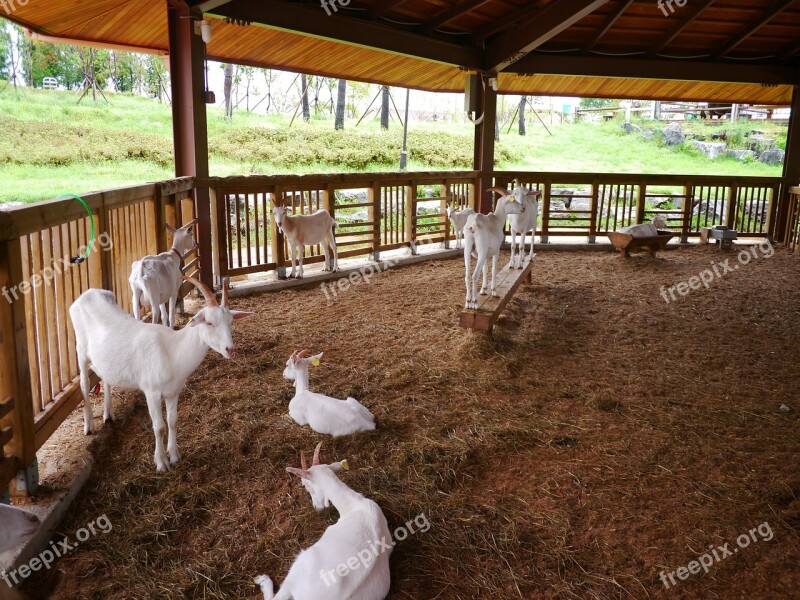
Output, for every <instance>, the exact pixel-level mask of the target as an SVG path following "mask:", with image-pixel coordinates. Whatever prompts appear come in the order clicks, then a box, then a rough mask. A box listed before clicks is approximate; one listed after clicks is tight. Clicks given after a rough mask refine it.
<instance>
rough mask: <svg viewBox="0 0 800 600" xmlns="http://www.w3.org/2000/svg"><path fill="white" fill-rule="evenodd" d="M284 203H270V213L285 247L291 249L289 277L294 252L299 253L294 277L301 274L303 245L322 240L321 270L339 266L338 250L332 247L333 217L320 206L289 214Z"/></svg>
mask: <svg viewBox="0 0 800 600" xmlns="http://www.w3.org/2000/svg"><path fill="white" fill-rule="evenodd" d="M287 212H288V211H287V208H286V207H285V206H274V207H273V209H272V214H273V215H274V216H275V224H276V225H277V226H278V230H279V231H281V232H282V233H283V234H284V235H285V236H286V239H287V241H288V242H289V250H290V251H291V253H292V272H291V273H290V274H289V277H294V276H295V263H296V262H297V259H296V255H297V252H298V251H299V253H300V269H299V271H298V273H297V278H298V279H302V278H303V258H304V257H305V254H306V246H313V245H314V244H322V252H323V253H324V254H325V264H324V267H323V271H338V270H339V252H338V251H337V250H336V234H335V230H336V221H335V220H334V218H333V217H332V216H331V213H329V212H328V211H327V210H325V209H320V210H318V211H317V212H315V213H314V214H313V215H296V216H293V217H291V216H289V215H288V214H287ZM329 250H330V252H331V253H332V254H333V265H331V264H330V255H329V253H328V252H329Z"/></svg>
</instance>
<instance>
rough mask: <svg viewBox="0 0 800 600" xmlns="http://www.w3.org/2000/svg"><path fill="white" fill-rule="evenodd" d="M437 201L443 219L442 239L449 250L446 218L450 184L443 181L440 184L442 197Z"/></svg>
mask: <svg viewBox="0 0 800 600" xmlns="http://www.w3.org/2000/svg"><path fill="white" fill-rule="evenodd" d="M441 198H442V199H441V200H440V201H439V210H440V211H441V213H442V218H444V227H443V228H442V235H443V237H444V247H445V248H446V249H447V250H449V249H450V222H449V220H448V218H447V207H448V205H449V204H450V182H449V181H448V180H447V179H445V180H444V183H443V184H442V196H441Z"/></svg>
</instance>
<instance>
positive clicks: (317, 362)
mask: <svg viewBox="0 0 800 600" xmlns="http://www.w3.org/2000/svg"><path fill="white" fill-rule="evenodd" d="M311 364H312V365H314V366H315V367H318V366H319V359H318V358H313V359H311Z"/></svg>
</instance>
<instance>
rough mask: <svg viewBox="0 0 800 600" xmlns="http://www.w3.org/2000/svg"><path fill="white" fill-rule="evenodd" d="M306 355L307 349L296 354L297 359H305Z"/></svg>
mask: <svg viewBox="0 0 800 600" xmlns="http://www.w3.org/2000/svg"><path fill="white" fill-rule="evenodd" d="M306 354H308V349H306V350H300V352H298V353H297V358H305V357H306Z"/></svg>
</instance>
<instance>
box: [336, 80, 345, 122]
mask: <svg viewBox="0 0 800 600" xmlns="http://www.w3.org/2000/svg"><path fill="white" fill-rule="evenodd" d="M346 103H347V81H345V80H344V79H340V80H339V89H338V93H337V99H336V123H335V124H334V127H335V129H344V109H345V104H346Z"/></svg>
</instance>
